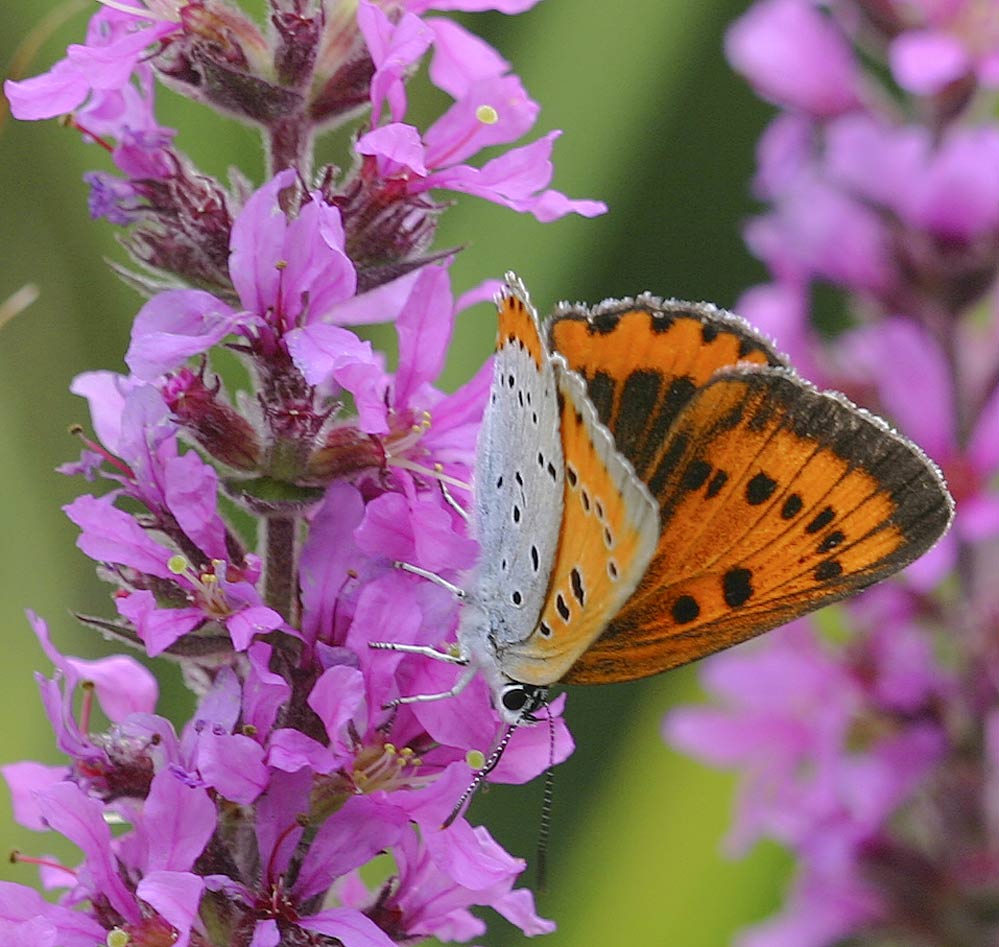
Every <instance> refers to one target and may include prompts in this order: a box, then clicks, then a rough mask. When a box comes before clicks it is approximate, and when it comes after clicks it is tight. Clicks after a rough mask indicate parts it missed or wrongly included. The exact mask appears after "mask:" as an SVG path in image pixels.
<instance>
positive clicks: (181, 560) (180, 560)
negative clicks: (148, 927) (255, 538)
mask: <svg viewBox="0 0 999 947" xmlns="http://www.w3.org/2000/svg"><path fill="white" fill-rule="evenodd" d="M190 567H191V563H189V562H188V561H187V558H186V557H185V556H182V555H181V554H180V553H177V554H176V555H175V556H171V557H170V558H169V559H167V568H168V569H169V570H170V571H171V572H172V573H173V574H174V575H183V574H184V573H185V572H187V570H188V569H189V568H190ZM112 933H114V932H113V931H112Z"/></svg>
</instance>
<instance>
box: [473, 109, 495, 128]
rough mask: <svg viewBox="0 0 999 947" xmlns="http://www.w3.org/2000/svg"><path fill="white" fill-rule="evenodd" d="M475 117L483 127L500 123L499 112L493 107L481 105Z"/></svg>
mask: <svg viewBox="0 0 999 947" xmlns="http://www.w3.org/2000/svg"><path fill="white" fill-rule="evenodd" d="M475 117H476V118H477V119H478V120H479V121H480V122H482V124H483V125H495V124H496V123H497V122H498V121H499V112H497V111H496V109H494V108H493V107H492V106H491V105H480V106H479V107H478V108H477V109H476V110H475Z"/></svg>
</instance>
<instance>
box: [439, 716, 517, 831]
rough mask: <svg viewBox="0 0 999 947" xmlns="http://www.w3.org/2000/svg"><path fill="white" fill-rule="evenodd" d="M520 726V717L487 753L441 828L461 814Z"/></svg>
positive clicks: (451, 823)
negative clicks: (493, 748)
mask: <svg viewBox="0 0 999 947" xmlns="http://www.w3.org/2000/svg"><path fill="white" fill-rule="evenodd" d="M519 726H520V719H518V720H516V721H515V722H514V723H511V724H510V729H508V730H507V731H506V733H505V734H503V739H502V740H500V742H499V745H498V746H497V747H496V749H495V750H493V751H492V753H490V754H489V759H487V760H486V762H485V763H484V764H483V766H482V768H481V769H480V770H479V771H478V772H477V773H476V774H475V776H474V777H472V781H471V782H470V783H469V784H468V788H467V789H466V790H465V791H464V792H463V793H462V794H461V798H460V799H459V800H458V801H457V803H455V806H454V808H453V809H452V810H451V814H450V815H449V816H448V817H447V818H446V819H445V820H444V823H443V825H441V828H442V829H446V828H448V827H450V826H451V825H453V824H454V820H455V819H457V818H458V816H459V815H461V810H462V809H463V808H464V807H465V803H466V802H468V800H469V799H470V798H471V797H472V795H473V794H474V793H475V790H476V789H478V788H479V786H481V785H482V781H483V780H484V779H485V778H486V777H487V776H488V775H489V774H490V773H491V772H492V771H493V770H494V769H496V766H497V764H498V763H499V761H500V758H501V757H502V756H503V751H504V750H505V749H506V748H507V744H509V742H510V738H511V737H512V736H513V732H514V731H515V730H516V729H517V727H519Z"/></svg>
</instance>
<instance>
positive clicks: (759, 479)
mask: <svg viewBox="0 0 999 947" xmlns="http://www.w3.org/2000/svg"><path fill="white" fill-rule="evenodd" d="M776 489H777V481H776V480H774V479H773V477H769V476H767V474H765V473H764V472H763V471H762V470H761V471H760V472H759V473H758V474H756V475H755V476H753V477H751V478H750V480H749V482H748V483H747V484H746V502H747V503H748V504H749V505H750V506H759V505H760V504H761V503H766V502H767V500H769V499H770V497H772V496H773V494H774V490H776Z"/></svg>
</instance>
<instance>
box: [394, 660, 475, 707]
mask: <svg viewBox="0 0 999 947" xmlns="http://www.w3.org/2000/svg"><path fill="white" fill-rule="evenodd" d="M406 650H409V649H408V648H407V649H406ZM428 650H430V651H433V649H432V648H431V649H428ZM418 653H422V652H418ZM434 654H435V655H436V656H438V657H441V658H443V657H444V656H443V655H442V654H441V652H439V651H437V652H434ZM444 660H448V659H447V658H444ZM452 660H454V659H452ZM454 663H455V664H458V663H461V662H459V661H457V660H454ZM476 670H477V668H474V667H470V668H467V669H466V671H465V673H464V674H462V675H461V677H459V678H458V680H457V681H456V682H455V685H454V687H452V688H451V689H450V690H446V691H441V692H440V693H438V694H411V695H410V696H409V697H396V699H395V700H390V701H389V702H388V703H387V704H383V705H382V709H383V710H393V709H394V708H396V707H401V706H402V705H403V704H427V703H430V702H431V701H434V700H445V699H447V698H448V697H457V696H458V694H460V693H461V692H462V691H463V690H464V689H465V688H466V687H467V686H468V682H469V681H471V679H472V678H473V677H475V673H476Z"/></svg>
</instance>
